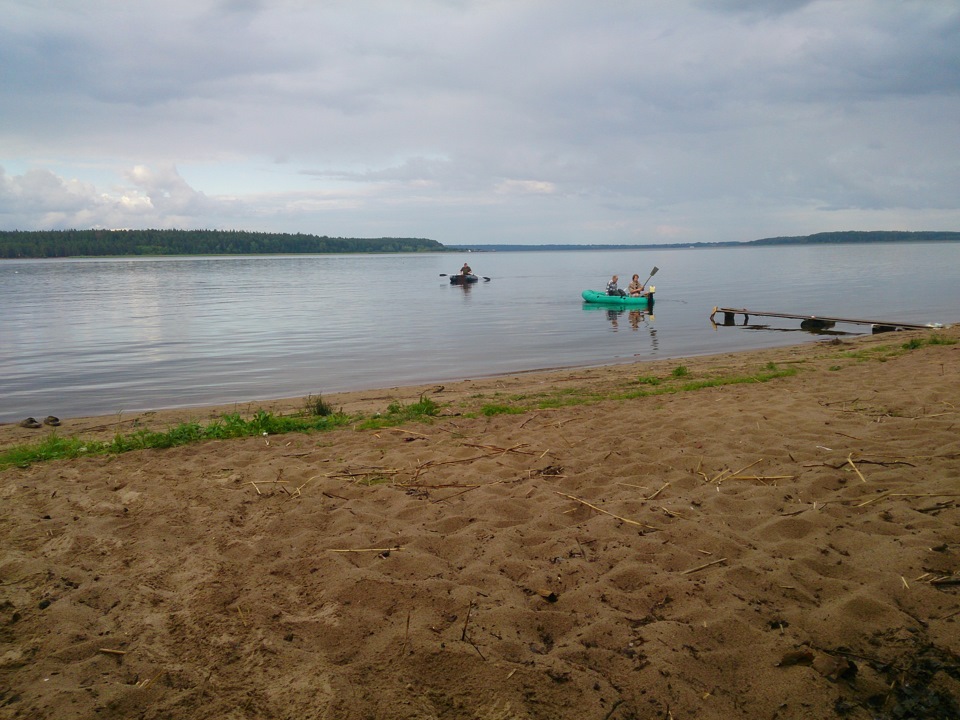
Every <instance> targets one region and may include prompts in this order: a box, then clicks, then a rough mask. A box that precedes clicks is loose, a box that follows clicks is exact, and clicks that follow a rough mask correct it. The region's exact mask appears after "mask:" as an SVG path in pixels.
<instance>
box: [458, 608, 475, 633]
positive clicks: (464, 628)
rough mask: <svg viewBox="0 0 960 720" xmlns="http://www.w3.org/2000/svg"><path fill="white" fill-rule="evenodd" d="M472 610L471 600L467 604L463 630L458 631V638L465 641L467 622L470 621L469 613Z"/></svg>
mask: <svg viewBox="0 0 960 720" xmlns="http://www.w3.org/2000/svg"><path fill="white" fill-rule="evenodd" d="M472 612H473V601H471V602H470V604H469V605H468V606H467V617H466V619H465V620H464V621H463V630H462V631H461V632H460V639H461V640H463V641H466V639H467V624H468V623H469V622H470V613H472Z"/></svg>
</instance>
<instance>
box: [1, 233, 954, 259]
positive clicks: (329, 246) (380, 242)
mask: <svg viewBox="0 0 960 720" xmlns="http://www.w3.org/2000/svg"><path fill="white" fill-rule="evenodd" d="M921 242H926V243H929V242H960V232H948V231H922V232H910V231H886V230H878V231H863V232H861V231H843V232H823V233H816V234H813V235H799V236H792V237H773V238H763V239H760V240H748V241H727V242H692V243H673V244H619V245H579V244H575V245H559V244H551V243H547V244H543V245H443V244H442V243H440V242H437V241H436V240H428V239H426V238H399V237H382V238H344V237H328V236H326V235H307V234H303V233H267V232H246V231H243V230H31V231H21V230H7V231H0V259H13V258H65V257H120V256H127V255H283V254H328V253H419V252H463V251H475V252H494V251H498V252H506V251H518V250H526V251H530V250H540V251H556V250H638V249H642V250H649V249H666V248H690V249H698V248H714V247H756V246H763V245H823V244H840V243H921Z"/></svg>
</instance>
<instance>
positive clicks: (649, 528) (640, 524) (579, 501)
mask: <svg viewBox="0 0 960 720" xmlns="http://www.w3.org/2000/svg"><path fill="white" fill-rule="evenodd" d="M554 492H556V493H557V495H560V496H561V497H565V498H569V499H570V500H573V501H574V502H578V503H580V504H581V505H586V506H587V507H588V508H590V509H591V510H596V511H597V512H598V513H603V514H604V515H609V516H610V517H612V518H616V519H617V520H620V521H621V522H625V523H627V524H628V525H636V526H637V527H642V528H646V529H647V530H659V529H660V528H658V527H654V526H653V525H647V524H645V523H642V522H638V521H637V520H631V519H630V518H625V517H622V516H621V515H615V514H613V513H612V512H609V511H607V510H604V509H603V508H599V507H597V506H596V505H593V504H592V503H588V502H587V501H586V500H581V499H580V498H578V497H574V496H573V495H567V494H566V493H562V492H557V491H554Z"/></svg>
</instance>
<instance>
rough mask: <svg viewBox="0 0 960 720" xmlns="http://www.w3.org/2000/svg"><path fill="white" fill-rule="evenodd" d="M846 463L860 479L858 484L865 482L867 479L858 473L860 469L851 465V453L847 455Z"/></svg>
mask: <svg viewBox="0 0 960 720" xmlns="http://www.w3.org/2000/svg"><path fill="white" fill-rule="evenodd" d="M847 462H848V463H849V464H850V467H852V468H853V471H854V472H855V473H856V474H857V476H858V477H859V478H860V482H866V481H867V479H866V478H865V477H864V476H863V473H861V472H860V468H858V467H857V466H856V465H854V464H853V453H851V454H849V455H847Z"/></svg>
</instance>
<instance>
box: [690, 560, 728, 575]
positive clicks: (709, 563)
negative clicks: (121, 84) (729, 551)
mask: <svg viewBox="0 0 960 720" xmlns="http://www.w3.org/2000/svg"><path fill="white" fill-rule="evenodd" d="M726 561H727V559H726V558H720V559H719V560H714V561H713V562H708V563H706V564H705V565H700V566H699V567H695V568H690V569H689V570H684V571H683V572H682V573H680V574H681V575H690V574H691V573H695V572H699V571H700V570H705V569H706V568H708V567H710V566H711V565H719V564H720V563H724V562H726Z"/></svg>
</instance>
